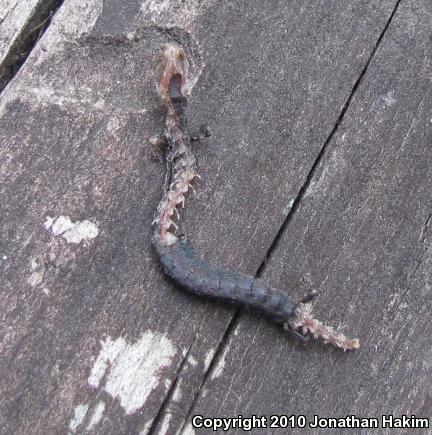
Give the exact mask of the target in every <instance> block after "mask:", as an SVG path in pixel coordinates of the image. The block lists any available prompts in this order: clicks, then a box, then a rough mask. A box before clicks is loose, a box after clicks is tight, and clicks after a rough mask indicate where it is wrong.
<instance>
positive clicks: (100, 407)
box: [87, 402, 105, 430]
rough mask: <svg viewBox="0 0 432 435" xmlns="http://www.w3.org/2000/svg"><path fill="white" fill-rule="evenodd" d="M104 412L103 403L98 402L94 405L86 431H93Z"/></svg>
mask: <svg viewBox="0 0 432 435" xmlns="http://www.w3.org/2000/svg"><path fill="white" fill-rule="evenodd" d="M104 411H105V403H104V402H99V403H98V404H97V405H96V408H95V410H94V411H93V415H92V417H91V419H90V421H89V424H88V425H87V430H91V429H93V428H94V427H95V426H96V425H97V424H98V423H99V422H100V420H101V418H102V416H103V413H104Z"/></svg>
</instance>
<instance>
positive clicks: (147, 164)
mask: <svg viewBox="0 0 432 435" xmlns="http://www.w3.org/2000/svg"><path fill="white" fill-rule="evenodd" d="M394 4H395V1H393V0H385V1H382V0H381V1H379V0H375V1H369V2H362V4H360V5H359V4H358V2H356V1H354V0H352V1H347V2H344V4H343V6H341V5H340V4H339V5H337V6H336V5H333V4H332V3H329V2H327V1H325V0H322V1H318V0H316V1H314V2H313V4H312V5H310V7H308V8H306V7H305V5H304V4H303V2H300V1H294V2H285V1H282V0H281V1H278V2H277V3H276V4H275V3H274V2H253V3H252V4H251V3H250V2H241V1H238V2H235V3H223V2H216V1H210V0H209V1H207V2H199V3H198V2H195V1H192V0H191V1H188V2H182V4H181V6H180V3H179V4H177V2H176V1H171V2H162V3H159V2H155V1H142V2H141V1H132V2H122V1H119V0H110V1H104V2H102V1H101V0H81V1H66V2H65V3H64V5H63V7H62V8H61V9H60V10H59V12H58V13H57V14H56V17H55V19H54V20H53V23H52V25H51V26H50V28H49V29H48V31H47V32H46V34H45V35H44V37H43V38H42V39H41V41H40V42H39V43H38V45H37V47H36V49H35V50H34V51H33V52H32V54H31V56H30V57H29V59H28V61H27V62H26V63H25V65H24V67H23V68H22V69H21V70H20V72H19V74H18V75H17V76H16V77H15V79H14V81H13V83H11V85H10V86H9V87H8V88H7V90H6V92H5V93H4V94H3V95H2V101H1V109H0V111H1V118H0V137H1V144H2V145H1V156H2V166H1V179H2V183H1V185H0V189H1V190H0V195H1V213H0V217H1V220H2V221H1V225H0V228H1V238H0V240H1V245H0V249H1V251H2V252H0V254H1V256H2V257H1V258H2V264H1V275H0V279H1V286H2V288H3V289H4V291H3V292H2V294H1V295H0V298H1V300H0V304H1V306H2V307H4V316H3V317H2V328H1V330H2V331H5V332H4V336H3V337H2V342H1V343H2V354H3V359H2V361H1V362H0V364H1V366H0V373H1V377H0V389H1V391H2V395H1V399H0V400H1V407H2V411H1V413H0V415H1V416H2V421H1V423H0V424H1V427H2V428H4V430H5V431H6V432H9V433H29V432H31V433H53V432H62V431H64V430H65V429H66V428H69V430H70V431H72V432H75V431H83V430H95V431H98V432H110V433H137V432H140V431H141V432H142V433H146V432H148V430H149V429H150V428H151V427H152V425H155V426H153V427H156V423H157V424H159V423H160V424H163V427H161V428H160V430H159V431H160V432H169V433H171V432H172V431H173V430H174V429H175V427H178V425H179V420H180V422H182V419H184V418H185V416H186V415H187V412H188V410H189V408H190V405H191V402H192V400H193V398H194V396H195V394H196V393H197V391H198V390H199V387H200V384H201V382H202V380H203V378H204V376H205V374H206V372H207V370H208V367H209V364H210V362H211V360H212V358H213V355H214V351H215V349H216V347H217V346H218V344H219V342H220V340H221V338H222V336H223V334H224V332H225V329H226V326H227V324H228V322H229V320H230V318H231V316H232V313H233V310H232V309H231V308H230V307H226V306H221V305H218V304H215V303H210V302H208V301H202V300H200V299H198V298H195V297H192V296H189V295H186V294H184V293H182V292H179V291H178V290H177V289H176V288H175V287H174V286H173V285H171V284H170V283H169V282H167V280H166V279H165V277H164V276H163V275H162V273H161V271H160V269H159V266H158V265H157V264H156V261H155V258H154V255H153V252H152V249H151V246H150V237H151V230H150V226H149V223H150V222H151V220H152V217H153V213H154V210H155V207H156V205H157V203H158V201H159V197H160V191H161V186H162V181H163V166H162V165H160V164H159V163H157V162H154V161H152V160H151V159H150V158H149V157H148V155H147V154H146V153H145V151H144V144H145V142H146V140H147V138H148V137H149V136H150V135H152V134H153V133H154V132H155V131H157V130H159V129H161V128H162V124H163V110H162V109H161V107H160V103H159V101H158V98H157V96H156V95H155V91H154V84H153V65H154V58H155V55H156V52H157V50H158V49H159V47H160V46H161V44H162V43H164V42H166V41H167V40H171V39H172V38H173V37H176V38H177V39H180V40H181V41H182V42H183V43H184V44H185V45H186V46H187V47H189V48H192V49H193V50H194V52H195V53H197V52H198V51H199V49H198V48H197V47H196V43H195V42H194V41H195V40H196V41H199V42H200V45H201V48H200V50H201V52H202V56H203V58H204V59H205V62H206V66H205V68H204V70H203V71H204V72H203V74H202V76H201V78H200V81H199V82H198V85H197V86H196V88H195V89H194V93H193V100H192V101H191V104H190V109H189V111H190V118H191V125H192V127H194V128H196V127H197V126H198V125H199V124H200V123H201V122H203V121H208V122H209V123H210V125H211V128H212V130H213V136H212V138H211V139H210V140H209V141H208V143H207V144H206V145H203V146H201V147H199V148H198V149H197V155H198V158H199V168H200V172H201V175H202V176H203V181H202V183H201V184H200V185H199V186H197V189H198V192H199V193H198V194H197V195H196V196H195V197H194V198H192V199H191V200H190V201H189V204H188V207H187V209H186V212H185V216H184V221H185V222H186V232H187V233H188V234H189V235H190V238H191V239H192V242H193V243H194V244H195V246H196V247H197V250H198V251H200V252H202V253H204V255H206V257H207V258H208V259H209V260H211V261H214V262H216V263H219V264H223V265H225V266H231V267H234V268H236V269H239V270H242V271H245V272H249V273H254V272H255V271H256V270H257V268H258V267H259V265H260V263H261V261H262V259H263V258H264V257H265V254H266V252H267V250H268V247H269V246H270V244H271V243H272V240H273V239H274V237H275V234H276V233H277V231H278V229H279V227H280V225H281V224H282V222H283V221H284V219H285V217H286V214H287V212H288V210H289V208H290V206H291V204H292V200H293V198H295V197H296V195H297V193H298V191H299V189H300V186H301V185H302V184H303V181H304V179H305V178H306V175H307V173H308V171H309V169H310V167H311V166H312V164H313V162H314V161H315V159H316V156H317V154H318V153H319V150H320V148H321V146H322V144H323V143H324V141H325V139H326V138H327V136H328V134H329V132H330V131H331V130H332V128H333V126H334V124H335V122H336V120H337V118H338V116H339V113H340V110H341V108H342V107H343V105H344V103H345V101H346V100H347V98H348V96H349V95H350V92H351V90H352V88H353V86H354V83H355V82H356V80H357V78H358V75H359V72H360V71H361V70H362V69H363V67H364V65H365V63H366V62H367V60H368V58H369V55H370V53H371V52H372V49H373V47H374V44H375V43H376V41H377V38H378V36H379V34H380V32H381V31H382V30H383V28H384V26H385V23H386V21H387V20H388V18H389V16H390V14H391V12H392V10H393V7H394ZM191 35H192V36H191ZM239 77H240V78H241V79H240V80H239ZM69 219H70V220H69ZM224 223H225V224H224ZM80 239H81V241H80V242H79V243H75V242H78V241H79V240H80ZM258 323H259V324H260V325H261V327H265V326H263V322H261V321H258ZM280 337H281V338H280V340H282V335H281V336H280ZM284 340H286V341H284V343H286V345H287V346H289V345H290V343H291V342H290V341H289V339H286V337H284ZM168 392H170V393H169V395H168V403H170V400H172V403H173V404H174V405H175V406H176V409H177V417H178V419H179V420H176V418H173V419H171V420H167V419H166V418H161V417H164V410H165V407H164V406H162V405H163V403H164V401H165V398H166V396H167V393H168ZM161 406H162V408H161ZM167 409H171V408H170V406H168V407H167ZM167 415H168V414H167ZM155 419H156V420H155Z"/></svg>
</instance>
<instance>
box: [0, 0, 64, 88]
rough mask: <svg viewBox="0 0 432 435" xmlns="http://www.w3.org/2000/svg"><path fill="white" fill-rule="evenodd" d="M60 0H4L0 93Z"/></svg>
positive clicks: (0, 13)
mask: <svg viewBox="0 0 432 435" xmlns="http://www.w3.org/2000/svg"><path fill="white" fill-rule="evenodd" d="M57 3H58V1H57V0H2V5H1V10H0V90H2V89H3V88H4V87H5V86H6V84H7V82H8V81H9V79H10V78H11V77H12V76H13V74H14V73H15V69H16V68H18V66H20V65H21V64H22V62H23V61H24V58H25V56H26V55H27V51H28V49H29V48H30V46H31V45H32V42H33V41H34V40H36V39H37V37H38V35H39V34H40V31H41V30H43V27H44V24H45V21H46V20H47V18H48V17H49V14H50V11H52V10H53V8H55V6H56V5H57Z"/></svg>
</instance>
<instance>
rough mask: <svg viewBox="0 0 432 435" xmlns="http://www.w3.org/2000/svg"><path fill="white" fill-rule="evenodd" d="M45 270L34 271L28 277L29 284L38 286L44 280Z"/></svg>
mask: <svg viewBox="0 0 432 435" xmlns="http://www.w3.org/2000/svg"><path fill="white" fill-rule="evenodd" d="M43 275H44V274H43V271H39V272H33V273H32V274H31V275H30V276H29V277H28V279H27V284H29V285H31V286H32V287H36V286H38V285H39V284H41V283H42V281H43Z"/></svg>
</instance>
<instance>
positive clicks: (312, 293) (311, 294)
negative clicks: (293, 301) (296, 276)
mask: <svg viewBox="0 0 432 435" xmlns="http://www.w3.org/2000/svg"><path fill="white" fill-rule="evenodd" d="M318 296H319V294H318V292H317V291H316V290H311V291H310V292H309V293H307V294H306V295H305V296H303V298H302V299H300V301H299V302H298V303H297V305H300V304H307V303H309V302H311V301H313V300H314V299H315V298H316V297H318Z"/></svg>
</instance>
